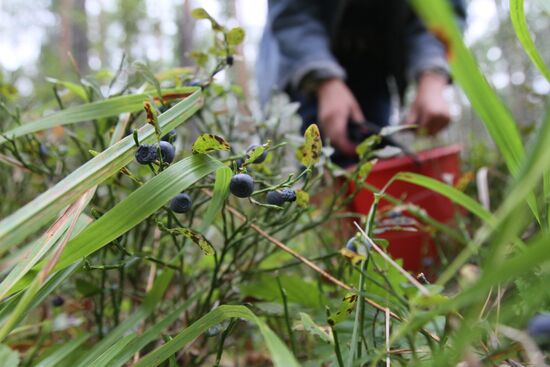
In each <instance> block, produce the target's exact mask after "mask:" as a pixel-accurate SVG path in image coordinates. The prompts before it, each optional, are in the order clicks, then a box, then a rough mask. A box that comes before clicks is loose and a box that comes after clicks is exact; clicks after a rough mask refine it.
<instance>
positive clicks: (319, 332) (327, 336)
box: [300, 312, 334, 344]
mask: <svg viewBox="0 0 550 367" xmlns="http://www.w3.org/2000/svg"><path fill="white" fill-rule="evenodd" d="M300 319H301V321H302V326H303V327H304V330H305V331H307V332H308V333H310V334H311V335H316V336H318V337H319V338H321V340H323V341H325V342H327V343H330V344H334V337H333V336H332V332H331V331H330V327H324V328H323V327H321V326H319V325H317V324H316V323H315V321H313V320H312V319H311V316H309V315H308V314H307V313H304V312H300Z"/></svg>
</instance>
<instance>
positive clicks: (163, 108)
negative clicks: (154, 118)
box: [159, 105, 170, 113]
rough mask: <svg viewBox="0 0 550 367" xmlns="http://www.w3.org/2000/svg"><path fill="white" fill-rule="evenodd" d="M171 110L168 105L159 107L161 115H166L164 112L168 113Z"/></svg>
mask: <svg viewBox="0 0 550 367" xmlns="http://www.w3.org/2000/svg"><path fill="white" fill-rule="evenodd" d="M169 109H170V106H168V105H161V106H160V107H159V112H160V113H164V112H166V111H168V110H169Z"/></svg>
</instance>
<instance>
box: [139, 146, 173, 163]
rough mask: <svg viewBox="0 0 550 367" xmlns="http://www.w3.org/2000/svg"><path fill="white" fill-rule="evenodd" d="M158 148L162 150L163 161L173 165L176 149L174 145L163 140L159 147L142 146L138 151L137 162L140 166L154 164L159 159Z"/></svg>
mask: <svg viewBox="0 0 550 367" xmlns="http://www.w3.org/2000/svg"><path fill="white" fill-rule="evenodd" d="M158 148H160V154H161V156H162V161H163V162H166V163H172V161H173V160H174V157H175V155H176V149H175V148H174V146H173V145H172V144H170V143H169V142H167V141H164V140H162V141H161V142H160V143H159V145H155V144H141V145H140V146H139V147H138V148H137V150H136V154H135V157H136V161H137V162H138V163H139V164H150V163H153V162H154V161H156V160H157V159H158V151H157V149H158Z"/></svg>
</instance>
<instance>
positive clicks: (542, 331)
mask: <svg viewBox="0 0 550 367" xmlns="http://www.w3.org/2000/svg"><path fill="white" fill-rule="evenodd" d="M527 332H528V333H529V335H531V337H532V338H533V339H535V340H537V341H538V342H543V343H545V344H546V343H548V342H549V341H550V314H548V313H541V314H538V315H536V316H535V317H533V318H532V319H531V320H529V324H528V326H527Z"/></svg>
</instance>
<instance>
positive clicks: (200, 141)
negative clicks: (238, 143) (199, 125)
mask: <svg viewBox="0 0 550 367" xmlns="http://www.w3.org/2000/svg"><path fill="white" fill-rule="evenodd" d="M230 148H231V146H230V145H229V143H228V142H226V141H225V139H224V138H222V137H221V136H218V135H214V134H202V135H200V136H199V137H198V138H197V140H195V142H194V143H193V147H192V151H193V153H194V154H201V153H210V152H215V151H217V150H229V149H230Z"/></svg>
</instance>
